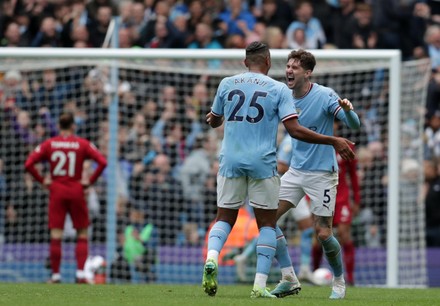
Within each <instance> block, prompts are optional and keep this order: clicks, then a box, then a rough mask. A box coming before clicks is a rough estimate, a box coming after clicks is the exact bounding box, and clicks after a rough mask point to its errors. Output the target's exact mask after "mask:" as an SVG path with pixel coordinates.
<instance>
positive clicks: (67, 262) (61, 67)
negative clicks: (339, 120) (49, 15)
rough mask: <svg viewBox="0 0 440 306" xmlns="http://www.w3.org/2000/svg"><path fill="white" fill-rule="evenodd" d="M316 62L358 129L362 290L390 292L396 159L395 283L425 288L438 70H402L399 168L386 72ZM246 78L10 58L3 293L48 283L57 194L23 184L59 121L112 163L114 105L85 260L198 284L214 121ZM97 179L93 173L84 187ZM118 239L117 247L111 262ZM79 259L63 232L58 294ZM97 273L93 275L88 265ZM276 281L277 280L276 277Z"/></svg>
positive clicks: (224, 272)
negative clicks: (426, 144)
mask: <svg viewBox="0 0 440 306" xmlns="http://www.w3.org/2000/svg"><path fill="white" fill-rule="evenodd" d="M176 52H178V51H176ZM317 60H318V64H317V67H316V71H315V72H314V77H313V80H314V81H315V82H317V83H320V84H323V85H326V86H329V87H332V88H334V89H335V91H336V92H337V93H338V94H339V95H340V96H341V97H347V98H349V99H350V100H351V101H352V102H353V104H354V106H355V109H356V111H357V113H358V114H359V115H360V118H361V122H362V129H361V131H360V132H356V133H352V132H350V131H347V130H343V135H344V136H346V137H349V138H350V139H351V140H353V141H354V142H356V150H357V157H358V160H359V162H358V163H359V169H358V174H359V179H360V185H361V208H362V209H361V211H360V213H359V215H358V216H357V217H356V218H355V220H354V223H353V233H352V234H353V239H354V242H355V245H356V266H355V282H356V284H359V285H384V284H385V283H386V258H387V247H386V246H387V241H386V239H387V190H388V189H387V181H388V179H390V178H388V176H387V174H388V172H387V165H388V160H389V159H391V158H398V159H399V160H400V164H401V167H400V168H401V176H400V178H392V179H398V180H400V181H399V182H400V184H399V185H400V203H399V204H400V210H399V215H397V216H395V218H397V219H398V220H399V222H398V224H399V241H398V244H399V252H398V256H399V257H398V258H396V260H398V261H399V276H398V279H399V284H400V285H409V286H416V285H425V284H426V283H427V280H426V259H425V243H424V206H423V203H422V201H421V194H420V191H421V186H422V182H423V173H422V169H423V167H422V148H423V146H422V137H421V133H422V128H423V109H424V105H425V93H426V86H427V76H428V73H429V64H428V62H425V61H418V62H407V63H404V64H403V65H402V92H401V112H400V116H401V133H402V134H401V148H400V150H399V152H400V156H388V155H387V152H388V138H387V137H388V116H389V112H388V110H389V83H388V79H389V71H390V70H389V62H388V61H387V60H377V59H364V60H341V59H336V58H335V59H320V58H318V59H317ZM285 61H286V58H285V57H284V56H283V57H280V58H273V59H272V69H271V71H270V76H272V77H274V78H276V79H279V80H280V81H284V67H285ZM112 67H117V69H118V75H119V77H118V78H119V82H118V84H112V82H111V71H112ZM243 70H245V67H244V66H243V63H242V58H237V59H227V60H226V59H225V60H220V59H207V60H205V59H195V60H168V59H167V60H164V59H157V58H156V59H132V60H127V59H121V60H114V61H111V60H109V59H95V58H93V59H92V58H90V59H87V58H86V57H83V58H81V59H65V58H63V59H43V58H28V57H27V58H18V57H16V58H11V57H9V58H7V59H2V61H1V63H0V75H2V79H1V83H0V84H1V87H0V101H1V103H0V105H1V110H0V192H1V202H0V204H1V214H0V234H1V237H0V238H1V244H0V249H1V252H0V281H11V282H43V281H45V280H46V279H48V277H49V272H50V270H49V261H48V255H49V247H48V246H49V244H48V243H49V231H48V229H47V221H48V220H47V219H48V218H47V206H48V192H47V191H46V190H45V189H43V188H42V187H41V186H39V185H38V184H37V183H36V182H35V181H33V180H32V178H31V177H30V176H29V175H28V174H26V173H25V172H24V161H25V159H26V157H27V155H28V154H29V152H30V151H31V150H32V149H33V148H34V147H35V146H36V145H37V144H38V143H39V142H41V141H42V140H44V139H47V138H48V137H50V136H53V135H55V134H56V133H57V132H58V131H57V117H58V115H59V114H60V112H61V111H63V110H66V109H67V110H70V111H72V112H73V113H74V114H75V122H76V126H77V134H78V135H79V136H83V137H85V138H88V139H89V140H91V141H92V142H93V143H94V144H95V145H96V146H97V147H98V148H99V149H100V150H101V151H102V152H103V153H104V154H105V155H107V154H108V152H107V150H108V145H109V140H110V137H109V131H110V129H111V128H112V126H114V125H115V124H116V123H115V122H112V121H111V120H109V116H108V115H109V106H110V104H111V103H112V101H113V99H114V97H115V96H116V95H117V97H118V100H119V103H118V113H119V116H118V122H117V126H118V130H117V135H118V136H117V142H118V152H117V156H118V161H117V166H116V169H113V170H114V173H116V182H117V184H116V186H107V183H108V181H109V169H106V170H105V172H104V173H103V175H102V177H101V178H100V179H99V180H98V182H97V183H96V184H95V185H94V186H93V187H91V188H90V189H89V190H88V191H87V194H86V197H87V201H88V205H89V212H90V216H91V220H92V223H91V226H90V230H89V239H90V243H89V253H90V257H91V259H96V258H97V257H99V256H102V257H103V258H113V260H112V262H107V269H109V270H110V271H109V276H110V281H111V282H114V283H143V282H160V283H199V282H200V280H201V273H202V266H203V260H204V257H203V254H204V248H205V235H206V233H207V231H208V229H209V226H210V224H211V222H212V221H213V220H214V218H215V215H216V185H215V184H216V182H215V179H216V171H217V167H218V163H217V162H216V159H217V154H218V150H219V146H220V143H221V139H222V129H221V128H220V129H216V130H213V129H210V128H209V127H208V125H207V124H206V122H205V114H206V113H207V112H208V111H209V109H210V106H211V103H212V100H213V97H214V95H215V91H216V88H217V86H218V84H219V82H220V80H221V79H222V78H223V77H225V76H228V75H231V74H235V73H239V72H242V71H243ZM93 168H94V165H93V163H89V164H87V165H86V168H85V172H86V173H85V175H87V173H88V174H90V172H91V171H93ZM40 170H41V171H42V172H44V173H46V172H47V165H46V164H42V165H41V167H40ZM108 187H110V188H115V189H116V194H117V199H116V207H115V209H114V211H110V212H109V211H108V209H107V208H108V205H107V204H108V203H107V197H106V195H107V192H109V189H108ZM109 213H110V214H114V215H115V216H116V224H115V226H114V227H109V224H108V222H107V221H108V220H107V216H108V214H109ZM148 224H151V225H152V226H148ZM283 227H284V230H285V234H286V236H287V237H288V239H289V246H290V247H291V251H292V256H293V257H292V259H293V263H294V265H295V267H298V266H299V263H298V261H299V244H298V243H299V241H298V237H299V234H298V229H297V225H296V224H295V222H294V221H293V220H291V219H289V218H288V219H287V221H286V222H285V223H284V224H283ZM242 231H245V229H244V230H242ZM109 233H115V235H116V238H117V239H116V246H115V250H114V254H110V257H109V256H108V255H109V254H107V252H108V248H106V244H107V238H108V234H109ZM237 235H243V237H238V236H237ZM237 237H238V238H237ZM234 238H235V239H234V241H236V243H237V245H233V243H231V245H232V247H230V248H228V249H227V250H225V252H223V253H224V254H222V255H225V256H226V257H224V262H223V263H222V267H221V269H220V274H221V275H220V277H221V278H222V283H233V282H235V281H236V279H237V278H236V277H237V275H236V270H235V267H234V266H233V264H231V261H228V260H227V259H228V256H229V258H232V256H233V255H234V252H238V251H239V250H240V248H242V247H243V245H244V244H246V243H247V242H249V240H250V239H251V238H252V235H244V233H240V232H238V234H235V236H234ZM231 239H232V238H231ZM138 242H140V243H138ZM74 250H75V230H74V229H73V227H72V224H71V222H70V220H69V219H67V220H66V224H65V228H64V238H63V253H62V264H61V274H62V280H63V282H73V281H74V277H75V269H76V261H75V256H74ZM250 262H252V261H251V260H250ZM89 263H90V266H88V269H89V268H90V269H91V271H92V272H93V270H94V269H96V267H94V266H93V264H94V263H93V260H91V261H89V262H88V264H89ZM324 264H325V263H324ZM250 268H251V267H250ZM272 270H273V271H274V272H273V274H275V275H276V273H277V272H276V271H278V269H277V268H276V266H274V268H273V269H272ZM92 272H91V273H92ZM271 273H272V272H271ZM252 279H253V275H252V274H251V275H250V276H249V281H252ZM276 279H277V275H276V277H274V280H276Z"/></svg>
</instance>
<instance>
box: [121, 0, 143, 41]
mask: <svg viewBox="0 0 440 306" xmlns="http://www.w3.org/2000/svg"><path fill="white" fill-rule="evenodd" d="M129 3H130V6H129V8H130V19H129V20H130V21H129V23H127V24H126V25H125V27H126V28H129V29H130V30H131V32H132V33H131V36H132V38H133V41H136V40H138V39H139V35H140V33H141V30H142V28H143V27H144V26H145V25H146V24H147V21H148V19H147V18H146V17H145V5H144V4H143V3H142V2H133V3H131V2H129ZM126 5H127V4H126Z"/></svg>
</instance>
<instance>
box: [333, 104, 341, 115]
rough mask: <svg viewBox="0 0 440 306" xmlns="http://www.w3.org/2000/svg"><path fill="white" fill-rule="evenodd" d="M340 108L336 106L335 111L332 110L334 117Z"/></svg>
mask: <svg viewBox="0 0 440 306" xmlns="http://www.w3.org/2000/svg"><path fill="white" fill-rule="evenodd" d="M341 109H342V107H340V106H338V107H337V108H336V109H335V111H334V112H333V116H335V117H336V116H337V115H338V113H339V111H340V110H341Z"/></svg>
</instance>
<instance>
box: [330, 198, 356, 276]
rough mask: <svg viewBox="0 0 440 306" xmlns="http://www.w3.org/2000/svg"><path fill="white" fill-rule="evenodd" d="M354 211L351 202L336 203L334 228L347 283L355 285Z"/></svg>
mask: <svg viewBox="0 0 440 306" xmlns="http://www.w3.org/2000/svg"><path fill="white" fill-rule="evenodd" d="M351 221H352V210H351V205H350V201H349V200H348V199H347V201H339V202H338V203H336V207H335V214H334V217H333V226H334V227H335V230H336V236H337V238H338V241H339V244H340V245H341V247H342V258H343V260H344V264H345V276H346V278H347V279H346V280H347V283H349V284H351V285H353V284H354V256H355V254H354V253H355V248H354V243H353V240H352V238H351Z"/></svg>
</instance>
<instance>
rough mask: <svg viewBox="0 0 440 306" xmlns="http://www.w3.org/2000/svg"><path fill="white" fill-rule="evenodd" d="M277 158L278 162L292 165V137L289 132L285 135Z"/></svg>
mask: <svg viewBox="0 0 440 306" xmlns="http://www.w3.org/2000/svg"><path fill="white" fill-rule="evenodd" d="M277 159H278V162H281V163H283V164H286V165H290V160H291V159H292V137H290V135H289V134H286V135H285V136H284V137H283V140H281V142H280V145H279V146H278V152H277Z"/></svg>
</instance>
